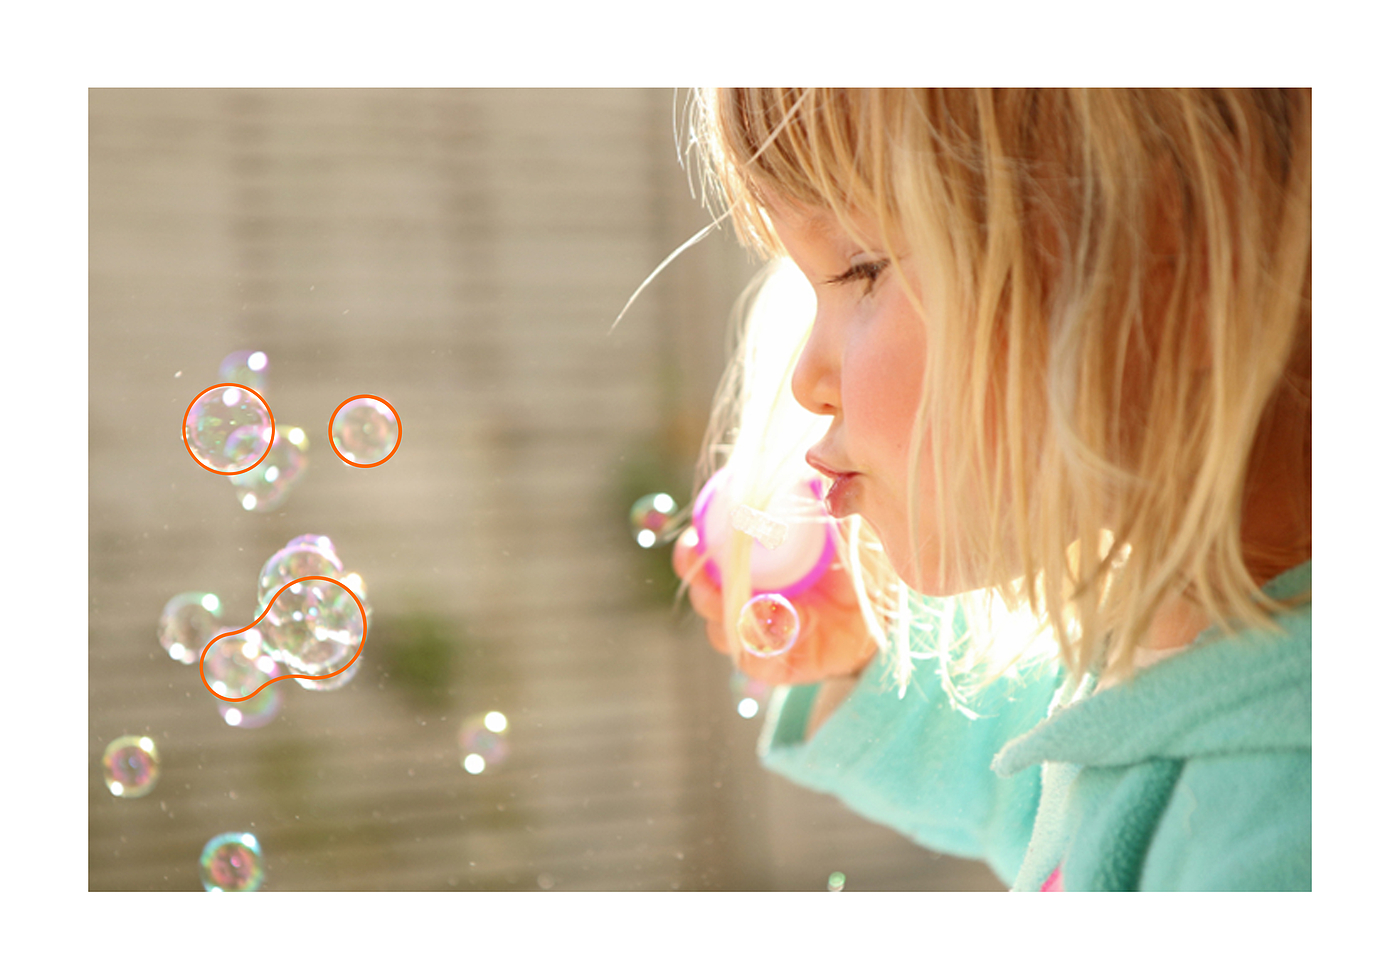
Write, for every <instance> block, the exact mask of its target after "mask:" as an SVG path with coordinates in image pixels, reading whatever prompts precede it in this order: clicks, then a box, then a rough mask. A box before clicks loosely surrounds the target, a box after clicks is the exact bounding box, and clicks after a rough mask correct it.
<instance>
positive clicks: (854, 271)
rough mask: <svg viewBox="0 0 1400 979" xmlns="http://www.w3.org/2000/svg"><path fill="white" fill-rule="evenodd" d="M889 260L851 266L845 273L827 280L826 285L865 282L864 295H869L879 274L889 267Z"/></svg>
mask: <svg viewBox="0 0 1400 979" xmlns="http://www.w3.org/2000/svg"><path fill="white" fill-rule="evenodd" d="M889 264H890V263H889V259H880V260H879V261H876V262H860V263H858V264H856V265H852V266H851V267H850V268H848V269H847V270H846V271H844V272H842V273H841V274H840V275H838V276H835V277H833V278H830V279H827V280H826V283H827V285H832V286H841V285H846V284H847V283H849V282H858V281H860V280H862V279H864V280H865V294H866V295H867V296H868V295H870V291H871V290H872V289H874V288H875V280H876V279H878V278H879V277H880V273H881V272H883V271H885V269H886V268H888V267H889Z"/></svg>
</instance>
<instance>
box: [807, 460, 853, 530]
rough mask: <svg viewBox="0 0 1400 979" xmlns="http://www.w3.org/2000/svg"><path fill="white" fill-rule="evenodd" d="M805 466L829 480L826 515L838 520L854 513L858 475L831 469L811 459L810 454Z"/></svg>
mask: <svg viewBox="0 0 1400 979" xmlns="http://www.w3.org/2000/svg"><path fill="white" fill-rule="evenodd" d="M807 465H809V466H811V467H812V468H813V469H815V470H816V471H817V472H819V473H821V474H822V475H823V476H825V477H826V478H827V479H829V480H831V487H830V488H829V489H828V490H827V491H826V512H827V513H829V514H831V515H832V516H833V517H835V518H836V519H837V520H840V519H841V518H842V517H849V516H850V515H851V514H853V513H855V512H856V509H855V505H856V500H855V480H856V477H857V476H859V475H860V474H859V473H853V472H842V471H840V470H836V469H832V468H831V467H829V466H825V465H823V464H822V463H821V462H820V461H818V460H817V459H815V458H813V456H812V454H811V453H810V452H809V453H808V454H807Z"/></svg>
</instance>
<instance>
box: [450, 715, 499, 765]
mask: <svg viewBox="0 0 1400 979" xmlns="http://www.w3.org/2000/svg"><path fill="white" fill-rule="evenodd" d="M509 726H510V723H509V722H508V721H507V720H506V716H505V715H504V714H502V713H501V712H500V711H498V710H493V711H488V712H487V713H485V714H481V715H478V716H475V717H469V718H467V719H466V720H465V721H463V722H462V727H461V729H460V730H459V731H458V734H457V743H458V744H459V745H460V746H461V749H462V768H463V769H464V770H465V771H466V772H468V773H469V774H471V775H480V774H481V773H482V772H484V771H486V770H487V769H488V768H494V767H495V766H497V765H499V764H500V763H501V762H503V761H505V759H506V755H508V754H509V753H510V747H509V745H508V744H507V743H506V729H507V728H508V727H509Z"/></svg>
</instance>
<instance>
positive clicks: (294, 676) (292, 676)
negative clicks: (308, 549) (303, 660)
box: [199, 574, 369, 704]
mask: <svg viewBox="0 0 1400 979" xmlns="http://www.w3.org/2000/svg"><path fill="white" fill-rule="evenodd" d="M313 580H315V581H329V582H330V583H331V584H333V585H339V586H340V587H341V588H344V589H345V591H346V592H348V593H349V595H350V597H351V598H353V599H354V600H355V604H356V605H357V606H359V609H360V621H361V622H362V623H363V629H362V631H361V633H360V648H359V649H356V650H355V655H354V656H351V657H350V662H349V663H346V664H345V665H344V666H342V667H341V668H340V669H338V670H336V671H335V672H334V673H322V674H321V675H320V676H310V675H308V674H306V673H283V674H282V675H281V676H275V677H273V678H272V679H271V680H268V681H267V682H266V683H264V684H262V686H260V687H258V689H256V690H254V691H253V692H252V693H250V694H248V696H246V697H225V696H224V695H223V694H221V693H218V692H216V691H215V690H214V688H213V687H211V686H209V681H208V680H206V679H204V657H206V656H208V655H209V649H210V647H211V646H213V645H214V643H216V642H218V641H219V640H220V639H227V638H228V637H229V636H236V635H239V634H240V633H244V632H247V631H248V630H249V629H251V628H253V626H255V625H257V624H258V623H259V622H261V621H262V620H263V619H265V618H267V613H268V612H271V611H272V606H273V605H275V604H277V599H278V598H280V597H281V596H282V593H283V592H284V591H286V590H287V589H288V588H290V587H292V586H293V585H295V584H299V583H300V582H303V581H313ZM368 638H369V616H368V615H367V614H365V606H364V603H363V602H361V601H360V596H359V595H356V594H355V590H354V589H353V588H351V587H350V586H349V585H347V584H346V583H345V582H343V581H337V580H336V579H334V578H328V577H326V576H325V575H323V574H309V575H306V576H305V577H303V578H293V579H292V580H291V581H289V582H287V583H286V584H285V585H283V586H282V587H281V588H279V589H277V593H276V594H275V595H273V596H272V598H270V599H269V600H268V603H267V608H265V609H263V612H262V615H259V616H258V617H257V618H256V619H254V620H253V621H252V622H250V623H248V624H247V625H245V626H244V627H243V628H241V629H235V630H233V631H232V632H225V633H223V634H222V635H218V636H215V637H214V638H213V639H210V640H209V641H208V642H207V643H205V644H204V651H203V652H201V653H200V654H199V679H200V682H201V683H203V684H204V689H206V690H208V691H209V692H210V693H212V694H214V696H215V697H218V698H219V699H220V700H226V701H228V702H229V703H231V704H241V703H242V702H243V701H245V700H252V699H253V698H254V697H256V696H257V695H258V694H260V693H262V692H263V689H264V688H265V687H270V686H271V685H272V684H274V683H276V682H277V681H278V680H329V679H330V678H331V677H333V676H339V675H340V674H342V673H344V672H345V671H346V670H348V669H350V667H351V666H353V665H354V664H355V660H357V659H359V658H360V653H362V652H364V648H365V640H366V639H368Z"/></svg>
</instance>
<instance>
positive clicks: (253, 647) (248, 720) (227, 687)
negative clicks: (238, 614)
mask: <svg viewBox="0 0 1400 979" xmlns="http://www.w3.org/2000/svg"><path fill="white" fill-rule="evenodd" d="M281 675H282V668H281V666H279V665H278V663H277V662H276V661H275V660H274V659H273V658H272V657H271V656H269V655H268V654H267V653H266V652H264V651H263V647H262V636H261V634H260V633H259V631H258V630H257V629H248V630H245V631H244V632H240V633H238V634H237V635H234V636H225V637H224V638H222V639H220V640H219V641H218V642H216V643H214V645H212V646H210V647H209V651H208V652H207V653H205V654H204V678H205V680H207V681H208V683H209V686H210V688H211V689H212V690H213V691H214V692H215V693H218V694H222V695H223V696H225V697H234V698H239V697H247V696H249V695H250V694H252V693H253V691H255V690H257V689H258V688H259V687H262V686H263V684H264V683H267V682H268V681H269V680H274V679H276V678H277V677H279V676H281ZM218 705H219V714H220V715H221V716H222V717H223V719H224V723H226V724H228V725H229V726H230V727H242V728H255V727H262V726H263V725H264V724H267V723H268V722H269V721H271V720H272V719H273V718H274V717H276V716H277V712H278V711H279V710H280V709H281V707H282V690H281V685H280V684H276V683H274V684H272V685H270V686H267V687H263V689H262V691H261V692H260V693H258V694H257V696H255V697H253V698H252V699H251V700H239V701H238V702H237V703H229V702H228V701H226V700H220V701H218Z"/></svg>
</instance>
